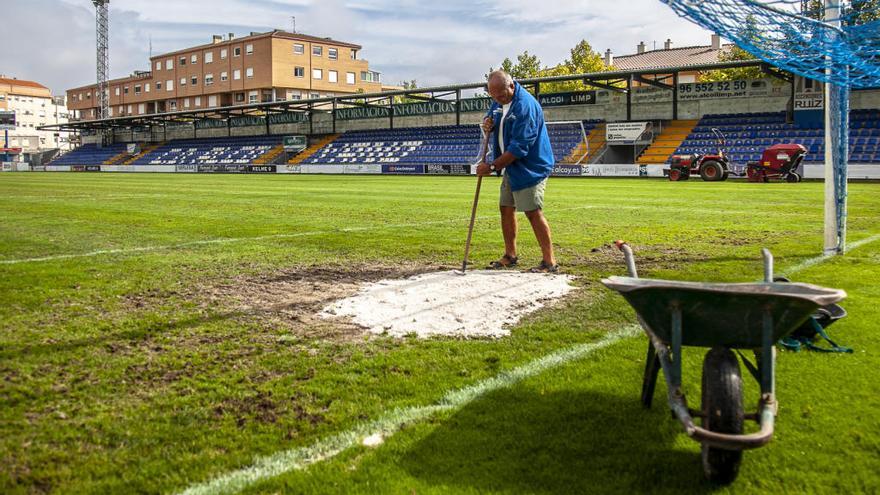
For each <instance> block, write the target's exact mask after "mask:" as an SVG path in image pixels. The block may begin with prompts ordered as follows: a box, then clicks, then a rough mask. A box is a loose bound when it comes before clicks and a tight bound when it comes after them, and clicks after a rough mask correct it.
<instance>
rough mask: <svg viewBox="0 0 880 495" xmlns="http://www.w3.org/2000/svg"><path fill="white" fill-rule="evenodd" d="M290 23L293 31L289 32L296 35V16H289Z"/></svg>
mask: <svg viewBox="0 0 880 495" xmlns="http://www.w3.org/2000/svg"><path fill="white" fill-rule="evenodd" d="M290 22H292V23H293V31H291V33H293V34H296V16H295V15H292V16H290Z"/></svg>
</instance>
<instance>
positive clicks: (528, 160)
mask: <svg viewBox="0 0 880 495" xmlns="http://www.w3.org/2000/svg"><path fill="white" fill-rule="evenodd" d="M488 89H489V96H491V97H492V99H493V100H494V102H493V103H492V106H491V107H490V108H489V112H488V113H487V114H486V118H485V119H484V120H483V124H482V127H483V131H484V132H486V133H487V134H488V133H489V132H492V131H494V138H493V139H492V145H493V147H494V151H495V153H494V156H495V157H496V158H495V160H493V161H492V163H486V162H482V163H480V164H479V165H478V166H477V174H479V175H490V174H491V173H492V172H498V171H502V172H503V174H504V178H503V179H502V181H501V200H500V206H501V232H502V234H503V236H504V256H502V257H501V259H499V260H498V261H494V262H492V263H491V264H490V265H489V266H490V268H509V267H513V266H516V264H517V261H518V259H517V255H516V230H517V225H516V212H517V210H519V211H521V212H523V213H525V214H526V218H528V219H529V223H531V224H532V230H533V231H534V232H535V237H536V238H537V240H538V244H539V245H540V246H541V255H542V257H543V259H542V260H541V264H540V265H538V266H536V267H535V268H532V269H531V270H529V271H531V272H537V273H553V272H556V271H558V269H559V267H558V265H557V264H556V258H555V257H554V255H553V243H552V242H551V240H550V225H549V224H548V223H547V219H546V218H544V213H543V207H544V187H545V184H546V182H547V177H549V176H550V172H552V171H553V163H554V159H553V150H552V149H551V147H550V137H549V136H548V134H547V126H546V125H544V113H543V111H542V110H541V105H540V104H539V103H538V101H537V100H536V99H535V98H534V97H533V96H532V95H530V94H529V93H528V92H527V91H526V90H525V89H523V88H522V86H520V85H519V83H517V82H514V80H513V79H512V78H511V77H510V75H509V74H507V73H506V72H504V71H500V70H497V71H494V72H492V73H491V74H489V81H488Z"/></svg>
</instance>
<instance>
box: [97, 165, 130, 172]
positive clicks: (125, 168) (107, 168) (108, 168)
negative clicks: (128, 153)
mask: <svg viewBox="0 0 880 495" xmlns="http://www.w3.org/2000/svg"><path fill="white" fill-rule="evenodd" d="M101 171H102V172H135V171H137V168H136V167H135V166H134V165H104V166H103V167H102V168H101Z"/></svg>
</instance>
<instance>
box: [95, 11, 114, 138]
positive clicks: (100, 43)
mask: <svg viewBox="0 0 880 495" xmlns="http://www.w3.org/2000/svg"><path fill="white" fill-rule="evenodd" d="M92 3H93V4H94V5H95V39H96V43H95V48H96V52H97V55H96V62H97V83H98V91H97V94H96V96H97V100H98V111H99V112H100V116H99V117H98V118H100V119H106V118H109V117H110V85H109V83H108V81H109V79H110V41H109V40H110V14H109V8H108V4H109V3H110V0H92ZM102 141H105V142H106V144H109V140H108V139H107V136H103V137H102Z"/></svg>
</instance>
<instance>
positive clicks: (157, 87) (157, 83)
mask: <svg viewBox="0 0 880 495" xmlns="http://www.w3.org/2000/svg"><path fill="white" fill-rule="evenodd" d="M160 89H162V82H161V81H158V82H156V91H158V90H160Z"/></svg>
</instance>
